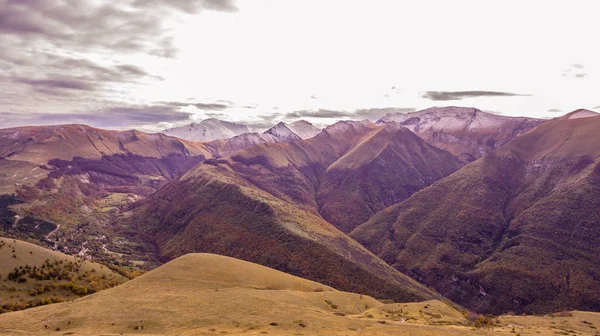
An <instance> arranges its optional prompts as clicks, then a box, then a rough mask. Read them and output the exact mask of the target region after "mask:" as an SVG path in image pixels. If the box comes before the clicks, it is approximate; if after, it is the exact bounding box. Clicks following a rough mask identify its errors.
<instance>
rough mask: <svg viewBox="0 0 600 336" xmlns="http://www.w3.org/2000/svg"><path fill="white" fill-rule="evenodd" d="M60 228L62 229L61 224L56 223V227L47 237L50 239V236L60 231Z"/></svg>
mask: <svg viewBox="0 0 600 336" xmlns="http://www.w3.org/2000/svg"><path fill="white" fill-rule="evenodd" d="M58 229H60V224H56V229H54V230H52V232H50V233H48V234H47V235H46V239H48V240H50V236H52V235H53V234H54V233H56V231H58Z"/></svg>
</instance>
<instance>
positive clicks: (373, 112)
mask: <svg viewBox="0 0 600 336" xmlns="http://www.w3.org/2000/svg"><path fill="white" fill-rule="evenodd" d="M416 110H417V109H415V108H412V107H384V108H372V109H360V110H356V111H354V113H353V115H354V116H355V118H356V119H369V120H373V121H375V120H379V119H380V118H381V117H383V116H384V115H386V114H388V113H409V112H415V111H416Z"/></svg>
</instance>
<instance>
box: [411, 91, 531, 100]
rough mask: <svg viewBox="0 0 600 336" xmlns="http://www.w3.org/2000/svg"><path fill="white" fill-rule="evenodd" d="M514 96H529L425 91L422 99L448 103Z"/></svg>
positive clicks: (510, 93)
mask: <svg viewBox="0 0 600 336" xmlns="http://www.w3.org/2000/svg"><path fill="white" fill-rule="evenodd" d="M514 96H529V95H528V94H519V93H512V92H498V91H425V92H424V93H423V95H422V97H423V98H426V99H429V100H433V101H448V100H461V99H463V98H476V97H514Z"/></svg>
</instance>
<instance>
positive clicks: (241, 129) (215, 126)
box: [162, 118, 250, 142]
mask: <svg viewBox="0 0 600 336" xmlns="http://www.w3.org/2000/svg"><path fill="white" fill-rule="evenodd" d="M248 132H250V130H249V129H248V127H247V126H246V125H242V124H236V123H232V122H229V121H224V120H219V119H215V118H209V119H205V120H202V121H200V122H199V123H191V124H189V125H185V126H180V127H174V128H169V129H166V130H164V131H162V133H164V134H166V135H169V136H174V137H177V138H180V139H185V140H189V141H195V142H208V141H214V140H218V139H227V138H231V137H234V136H236V135H240V134H243V133H248Z"/></svg>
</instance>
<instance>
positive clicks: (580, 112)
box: [561, 108, 600, 119]
mask: <svg viewBox="0 0 600 336" xmlns="http://www.w3.org/2000/svg"><path fill="white" fill-rule="evenodd" d="M599 115H600V113H598V112H594V111H591V110H587V109H584V108H580V109H577V110H575V111H573V112H570V113H567V114H566V115H564V116H563V117H561V119H582V118H591V117H597V116H599Z"/></svg>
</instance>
